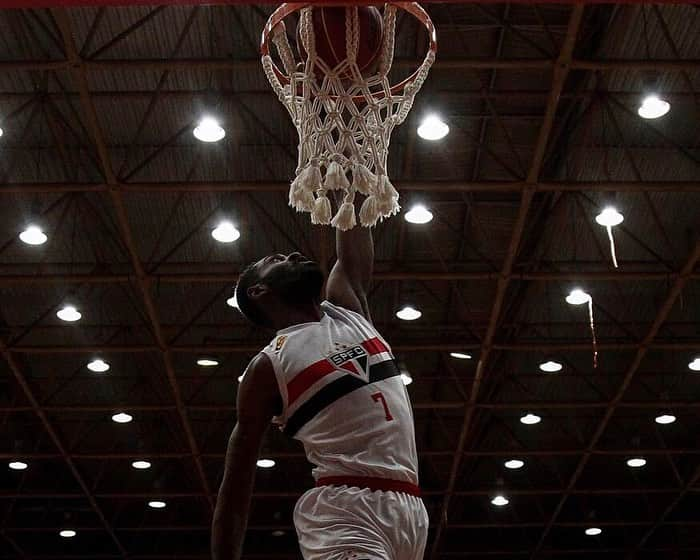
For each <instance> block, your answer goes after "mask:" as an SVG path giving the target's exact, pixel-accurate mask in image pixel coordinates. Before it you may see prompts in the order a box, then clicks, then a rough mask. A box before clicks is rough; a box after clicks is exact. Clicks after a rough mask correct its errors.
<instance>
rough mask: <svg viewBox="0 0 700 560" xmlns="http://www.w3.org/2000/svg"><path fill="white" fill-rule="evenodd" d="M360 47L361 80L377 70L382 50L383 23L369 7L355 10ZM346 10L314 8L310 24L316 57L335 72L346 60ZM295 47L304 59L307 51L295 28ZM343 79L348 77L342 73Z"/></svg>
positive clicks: (378, 15) (375, 10)
mask: <svg viewBox="0 0 700 560" xmlns="http://www.w3.org/2000/svg"><path fill="white" fill-rule="evenodd" d="M356 9H357V11H358V14H357V15H358V23H359V42H358V43H359V44H358V48H357V66H358V67H359V69H360V73H361V74H362V75H363V76H370V75H372V74H373V73H374V72H375V71H376V69H377V63H378V61H379V54H380V52H381V49H382V36H383V29H384V26H383V23H382V14H381V12H380V11H379V10H378V9H377V8H374V7H372V6H358V7H357V8H356ZM345 14H346V12H345V7H344V6H329V7H325V8H324V7H318V6H316V7H314V8H313V11H312V21H313V28H314V37H315V39H316V55H317V57H318V58H320V59H322V60H323V62H325V63H326V64H327V65H328V66H329V67H330V68H334V67H335V66H337V65H338V64H340V63H341V62H343V61H344V60H345V59H346V58H347V49H346V40H345ZM297 46H298V49H299V52H300V53H301V56H302V58H303V59H306V51H305V50H304V46H303V45H302V42H301V37H300V36H299V27H298V26H297ZM342 77H347V78H349V77H350V74H349V73H347V72H346V73H344V75H342Z"/></svg>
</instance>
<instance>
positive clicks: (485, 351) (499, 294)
mask: <svg viewBox="0 0 700 560" xmlns="http://www.w3.org/2000/svg"><path fill="white" fill-rule="evenodd" d="M583 10H584V7H583V5H581V4H576V5H575V6H574V7H573V9H572V11H571V15H570V17H569V23H568V26H567V31H566V37H565V38H564V43H563V45H562V48H561V52H560V53H559V56H558V58H557V64H556V65H555V66H554V70H553V74H552V85H551V88H550V92H549V96H548V98H547V108H546V110H545V117H544V119H543V121H542V125H541V127H540V131H539V135H538V138H537V143H536V145H535V149H534V154H533V156H532V161H531V163H530V169H529V170H528V174H527V178H526V181H525V182H526V183H527V185H528V186H526V187H525V188H524V190H523V191H522V195H521V202H520V208H519V210H518V216H517V219H516V221H515V226H514V228H513V232H512V235H511V239H510V244H509V246H508V250H507V252H506V258H505V261H504V263H503V266H502V268H501V278H500V279H499V280H498V284H497V288H496V296H495V298H494V302H493V306H492V308H491V314H490V318H489V326H488V328H487V330H486V335H485V336H484V339H483V342H482V345H481V352H480V356H479V362H478V364H477V368H476V374H475V375H474V381H473V383H472V385H471V389H470V392H469V406H467V407H466V409H465V414H464V420H463V422H462V428H461V430H460V434H459V438H458V440H457V450H456V453H455V459H454V461H453V462H452V467H451V468H450V474H449V478H448V483H447V491H446V493H445V498H444V500H443V502H442V505H441V508H440V514H439V515H440V517H439V518H440V523H439V524H438V526H437V528H436V530H435V538H434V539H433V543H432V548H431V552H430V558H431V559H432V560H437V559H438V558H439V556H440V544H441V538H442V534H443V530H444V527H445V523H446V521H447V515H448V510H449V506H450V501H451V498H452V494H453V492H454V490H455V485H456V482H457V476H458V474H459V468H460V466H461V463H462V453H463V451H464V449H465V446H466V443H467V435H468V434H469V429H470V427H471V423H472V419H473V417H474V413H475V411H476V407H475V406H474V405H475V404H476V402H477V398H478V395H479V389H480V387H481V382H482V379H483V377H484V373H485V370H486V366H487V364H488V361H489V358H490V356H491V352H492V351H493V342H494V339H495V335H496V328H497V326H498V321H499V319H500V316H501V311H502V307H503V304H504V302H505V296H506V291H507V289H508V286H509V284H510V280H509V279H508V277H509V276H510V275H511V274H512V272H513V265H514V263H515V258H516V255H517V253H518V249H519V247H520V242H521V240H522V236H523V232H524V231H525V221H526V219H527V216H528V214H529V210H530V206H531V204H532V200H533V197H534V194H535V190H534V185H535V184H536V183H537V182H538V180H539V176H540V170H541V169H542V163H543V161H544V155H545V151H546V148H547V142H548V140H549V135H550V133H551V130H552V126H553V124H554V117H555V115H556V110H557V107H558V105H559V96H560V95H561V93H562V90H563V89H564V83H565V81H566V77H567V76H568V75H569V71H570V69H571V63H572V58H573V51H574V46H575V44H576V37H577V35H578V30H579V26H580V24H581V19H582V17H583Z"/></svg>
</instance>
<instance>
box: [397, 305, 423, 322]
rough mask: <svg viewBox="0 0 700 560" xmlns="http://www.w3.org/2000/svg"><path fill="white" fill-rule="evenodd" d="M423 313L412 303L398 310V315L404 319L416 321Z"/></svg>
mask: <svg viewBox="0 0 700 560" xmlns="http://www.w3.org/2000/svg"><path fill="white" fill-rule="evenodd" d="M421 315H423V314H422V313H421V312H420V311H418V310H417V309H414V308H413V307H411V306H410V305H405V306H404V307H403V308H402V309H399V310H398V311H397V312H396V316H397V317H398V318H399V319H401V320H403V321H415V320H416V319H420V317H421Z"/></svg>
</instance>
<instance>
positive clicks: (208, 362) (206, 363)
mask: <svg viewBox="0 0 700 560" xmlns="http://www.w3.org/2000/svg"><path fill="white" fill-rule="evenodd" d="M197 365H198V366H202V367H215V366H218V365H219V360H214V359H213V358H199V360H197Z"/></svg>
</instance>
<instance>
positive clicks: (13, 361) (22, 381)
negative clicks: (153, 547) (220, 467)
mask: <svg viewBox="0 0 700 560" xmlns="http://www.w3.org/2000/svg"><path fill="white" fill-rule="evenodd" d="M0 350H1V351H2V355H3V358H4V359H5V362H7V366H8V367H9V368H10V371H11V372H12V374H13V375H14V377H15V379H16V380H17V383H18V384H19V386H20V387H21V388H22V392H23V393H24V395H25V397H26V398H27V400H28V401H29V403H30V406H31V410H32V411H33V412H34V413H35V414H36V415H37V416H38V417H39V420H40V421H41V424H42V426H43V427H44V430H46V433H47V435H48V436H49V439H50V440H51V442H52V443H53V444H54V445H55V446H56V449H58V451H59V453H60V457H61V458H62V459H63V461H64V462H65V464H66V466H67V467H68V469H69V470H70V472H71V474H72V475H73V478H75V480H76V482H77V483H78V485H79V486H80V489H81V490H82V491H83V493H82V494H78V496H80V497H81V498H85V499H87V501H88V503H89V504H90V507H91V508H92V510H93V511H94V512H95V515H97V518H98V519H99V521H100V523H101V524H102V527H103V530H105V531H106V532H107V533H108V534H109V536H110V538H111V539H112V541H113V542H114V544H115V546H116V547H117V549H118V550H119V553H120V554H121V557H122V558H126V557H127V552H126V549H125V548H124V546H123V545H122V543H121V541H120V540H119V538H118V537H117V535H116V533H115V532H114V530H113V529H112V527H111V526H110V524H109V521H108V520H107V518H106V517H105V514H104V512H103V511H102V508H101V507H100V505H99V504H98V503H97V499H96V496H95V495H94V494H93V492H92V491H91V490H90V487H89V486H88V484H87V482H86V481H85V478H83V475H82V474H81V473H80V471H79V470H78V467H77V466H76V464H75V462H74V461H73V459H72V458H71V456H70V455H69V453H68V449H67V447H66V445H65V444H64V443H63V440H62V439H61V437H60V436H59V434H58V432H57V431H56V428H54V426H53V424H52V423H51V421H50V420H49V417H48V416H47V414H46V411H45V410H44V409H43V408H42V406H41V405H40V404H39V400H38V399H37V398H36V395H35V394H34V391H32V388H31V386H30V385H29V382H28V381H27V377H26V376H25V374H24V372H23V371H22V368H21V366H20V364H19V362H18V361H17V358H16V357H15V356H14V355H13V353H12V352H11V351H10V350H8V348H7V346H6V344H5V342H4V341H2V340H0Z"/></svg>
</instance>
